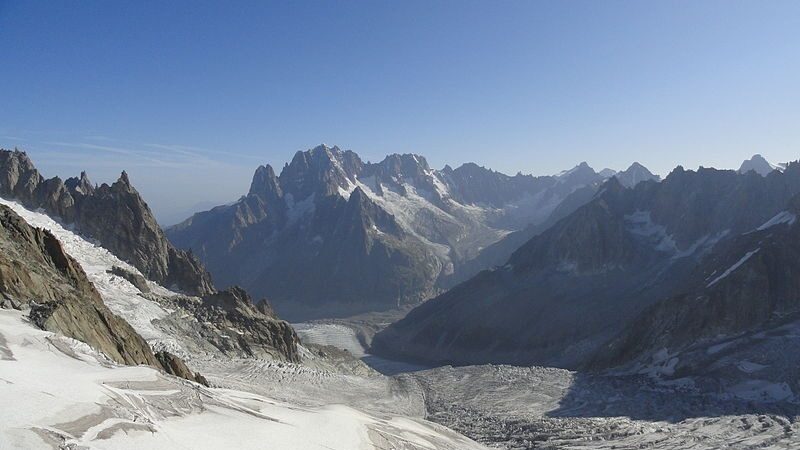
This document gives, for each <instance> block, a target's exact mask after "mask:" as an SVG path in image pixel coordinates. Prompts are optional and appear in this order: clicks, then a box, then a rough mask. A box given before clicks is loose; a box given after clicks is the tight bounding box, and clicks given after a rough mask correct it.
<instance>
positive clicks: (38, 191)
mask: <svg viewBox="0 0 800 450" xmlns="http://www.w3.org/2000/svg"><path fill="white" fill-rule="evenodd" d="M0 195H2V196H3V197H6V198H9V199H14V200H17V201H19V202H21V203H22V204H23V205H25V206H27V207H29V208H31V209H38V208H41V209H43V210H44V211H46V212H47V214H49V215H51V216H54V217H59V218H60V219H61V220H63V221H64V222H65V223H68V224H73V225H74V226H75V228H76V230H77V231H78V232H80V233H81V234H83V235H85V236H88V237H91V238H93V239H96V240H97V241H99V242H100V244H101V245H102V246H103V247H105V248H106V249H108V250H109V251H111V252H112V253H114V254H115V255H117V256H118V257H120V258H122V259H124V260H126V261H128V262H129V263H130V264H132V265H134V266H135V267H136V268H138V269H139V270H141V271H142V273H144V274H145V276H147V277H148V278H150V279H152V280H154V281H157V282H159V283H161V284H163V285H165V286H174V287H175V288H177V289H180V290H182V291H185V292H187V293H189V294H193V295H204V294H208V293H211V292H213V290H214V289H213V285H212V283H211V278H210V276H209V275H208V273H206V272H205V271H204V270H203V268H202V266H200V264H199V262H198V261H197V260H196V259H195V258H194V257H193V256H192V255H191V254H189V253H186V252H184V251H181V250H177V249H176V248H175V247H173V246H172V244H170V243H169V241H167V239H166V236H165V235H164V232H163V231H162V230H161V228H160V227H159V226H158V223H156V220H155V218H154V217H153V214H152V212H151V211H150V208H149V207H148V206H147V204H146V203H145V202H144V200H143V199H142V197H141V196H140V195H139V193H138V192H137V191H136V189H134V188H133V186H131V183H130V180H129V179H128V175H127V174H126V173H125V172H122V175H121V176H120V178H119V180H118V181H117V182H115V183H113V184H112V185H110V186H109V185H107V184H102V185H101V186H99V187H95V186H94V185H93V184H92V183H91V182H90V181H89V178H88V177H87V175H86V173H85V172H84V173H81V176H80V178H69V179H67V180H66V181H62V180H61V179H60V178H58V177H55V178H51V179H49V180H45V179H44V178H43V177H42V176H41V175H40V174H39V172H38V171H37V170H36V168H35V167H34V165H33V163H32V162H31V160H30V159H29V158H28V156H27V155H26V154H25V153H24V152H19V151H16V150H15V151H8V150H0Z"/></svg>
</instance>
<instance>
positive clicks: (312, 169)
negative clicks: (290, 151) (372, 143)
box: [278, 144, 363, 201]
mask: <svg viewBox="0 0 800 450" xmlns="http://www.w3.org/2000/svg"><path fill="white" fill-rule="evenodd" d="M362 167H363V163H362V162H361V159H360V158H359V157H358V155H356V154H355V153H354V152H352V151H349V150H347V151H342V150H341V149H339V147H328V146H327V145H325V144H322V145H319V146H317V147H314V148H312V149H310V150H307V151H305V152H297V153H296V154H295V156H294V158H292V162H291V163H289V164H288V165H287V166H285V167H284V169H283V171H281V174H280V176H279V177H278V179H279V181H280V185H281V188H282V189H283V192H284V193H287V194H292V196H293V197H294V200H295V201H299V200H303V199H305V198H308V196H310V195H311V194H317V195H318V196H321V197H324V196H329V195H333V194H336V193H338V192H339V190H340V188H341V189H347V188H348V187H349V186H350V185H351V183H353V182H354V181H355V177H356V176H357V175H358V173H359V172H360V171H361V168H362Z"/></svg>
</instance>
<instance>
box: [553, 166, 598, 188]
mask: <svg viewBox="0 0 800 450" xmlns="http://www.w3.org/2000/svg"><path fill="white" fill-rule="evenodd" d="M598 176H599V175H598V173H597V172H595V171H594V169H592V168H591V167H590V166H589V164H588V163H587V162H586V161H583V162H581V163H580V164H578V165H577V166H575V167H573V168H572V169H569V170H567V171H564V172H562V173H560V174H559V175H558V179H559V182H561V183H569V184H576V183H577V184H582V185H585V184H589V183H591V182H593V181H596V180H597V178H598Z"/></svg>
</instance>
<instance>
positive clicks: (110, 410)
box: [0, 310, 483, 450]
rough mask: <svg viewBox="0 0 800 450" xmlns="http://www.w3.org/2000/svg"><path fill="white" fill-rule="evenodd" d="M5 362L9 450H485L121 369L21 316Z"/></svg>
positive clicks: (363, 417)
mask: <svg viewBox="0 0 800 450" xmlns="http://www.w3.org/2000/svg"><path fill="white" fill-rule="evenodd" d="M0 355H1V357H0V399H2V401H3V408H0V448H3V449H5V448H31V449H34V448H77V447H80V448H88V449H95V448H96V449H140V448H147V449H170V450H173V449H176V448H185V449H221V448H238V449H250V448H253V449H255V448H275V449H286V450H290V449H298V450H305V449H341V450H346V449H373V448H374V449H379V448H381V449H382V448H396V449H420V450H421V449H438V448H441V449H477V448H483V447H482V446H480V445H478V444H476V443H474V442H472V441H470V440H468V439H466V438H464V437H463V436H461V435H458V434H457V433H455V432H452V431H450V430H448V429H447V428H445V427H443V426H440V425H436V424H433V423H430V422H427V421H424V420H422V419H416V418H409V417H402V416H394V415H376V414H370V413H365V412H362V411H358V410H356V409H353V408H350V407H347V406H343V405H324V406H317V407H313V406H298V405H296V404H292V403H286V402H283V401H278V400H274V399H271V398H269V397H266V396H263V395H259V394H256V393H251V392H246V391H242V390H235V389H220V388H213V389H209V388H205V387H202V386H200V385H198V384H195V383H192V382H189V381H186V380H183V379H179V378H175V377H171V376H167V375H164V374H162V373H160V372H158V371H157V370H155V369H152V368H150V367H146V366H138V367H131V366H119V365H116V364H114V363H112V362H110V361H109V360H108V359H106V358H105V357H103V356H102V355H100V354H98V353H97V352H94V351H93V350H91V349H90V348H88V346H86V345H85V344H82V343H80V342H77V341H75V340H72V339H68V338H64V337H60V336H57V335H55V334H53V333H50V332H46V331H41V330H38V329H36V328H34V327H33V326H32V325H30V324H29V323H27V321H26V320H25V319H24V317H23V316H22V313H20V312H18V311H8V310H0ZM9 405H13V407H9Z"/></svg>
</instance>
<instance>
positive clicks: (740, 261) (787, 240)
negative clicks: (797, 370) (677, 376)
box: [593, 196, 800, 387]
mask: <svg viewBox="0 0 800 450" xmlns="http://www.w3.org/2000/svg"><path fill="white" fill-rule="evenodd" d="M798 213H800V197H798V196H795V197H794V198H792V200H790V202H789V204H788V207H787V208H786V209H785V210H784V211H780V212H778V213H777V214H776V215H775V216H774V217H773V218H771V219H770V220H768V221H766V222H765V223H764V224H762V225H761V226H759V227H757V228H755V229H753V230H751V231H749V232H746V233H743V234H741V235H739V236H736V237H735V238H732V239H729V240H727V241H725V242H722V243H720V244H719V245H717V247H716V248H715V249H714V251H713V252H711V253H709V254H708V255H707V256H706V257H704V258H703V260H702V261H701V262H700V263H699V264H698V267H697V268H696V270H694V271H693V273H692V276H690V277H688V278H687V280H686V282H685V283H684V288H683V289H682V292H681V293H680V294H678V295H676V296H671V297H668V298H665V299H663V300H661V301H659V302H657V303H655V304H654V305H652V306H651V307H649V308H647V309H646V310H644V311H643V312H642V313H641V314H640V315H639V316H638V317H637V318H636V319H635V320H634V321H633V322H632V323H631V326H630V327H628V328H626V329H624V330H623V331H622V332H621V333H620V334H619V336H618V337H617V338H615V339H614V340H613V341H611V342H610V343H609V344H608V345H606V346H605V348H604V349H603V350H602V351H601V352H600V353H599V354H598V356H597V357H596V358H595V359H594V361H593V365H594V367H611V366H618V365H621V364H627V363H630V362H631V361H639V362H641V363H643V364H647V363H649V362H651V361H652V360H653V359H661V360H662V361H660V362H666V361H663V360H665V359H666V360H668V359H669V358H668V357H666V355H671V356H672V355H677V354H679V353H684V356H682V357H681V358H675V361H674V362H673V364H671V367H670V371H671V372H675V373H683V374H687V373H695V372H697V371H698V369H701V368H702V369H707V367H708V365H709V364H711V363H712V362H713V361H716V359H718V358H719V357H720V356H722V355H723V354H724V353H729V352H730V351H732V350H733V347H735V346H731V348H730V349H728V350H727V351H726V352H724V353H720V352H714V351H700V352H698V351H697V350H698V349H701V350H708V349H709V348H711V347H714V344H719V343H720V342H722V343H727V344H723V347H724V346H728V345H730V344H732V343H733V341H736V340H737V338H741V337H742V336H744V335H747V334H748V333H750V332H754V331H763V330H764V329H772V328H776V329H777V328H780V327H781V326H783V325H786V324H787V323H792V322H794V321H797V320H798V319H799V318H800V302H799V301H798V299H800V277H798V274H800V225H798V224H797V214H798ZM754 334H755V333H754ZM768 334H769V335H780V334H781V333H780V332H776V331H770V332H769V333H768ZM765 337H766V336H764V338H765ZM762 340H763V339H762ZM756 341H758V339H756ZM754 344H756V343H755V342H753V343H750V345H749V346H753V345H754ZM720 348H721V347H720ZM718 353H719V354H718ZM766 359H769V356H768V354H766V353H763V354H761V355H759V356H758V360H759V362H758V364H759V365H762V366H763V365H764V364H766V366H769V365H775V366H777V364H779V362H776V361H769V362H767V361H765V360H766ZM766 366H763V367H766ZM776 372H777V373H775V374H776V375H777V374H778V373H780V371H776ZM670 375H672V374H670ZM781 375H783V374H781ZM795 375H798V374H795ZM795 378H796V377H795ZM796 387H800V385H798V386H796Z"/></svg>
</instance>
